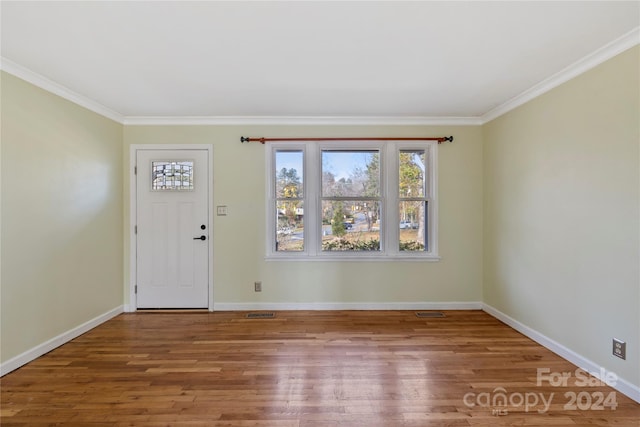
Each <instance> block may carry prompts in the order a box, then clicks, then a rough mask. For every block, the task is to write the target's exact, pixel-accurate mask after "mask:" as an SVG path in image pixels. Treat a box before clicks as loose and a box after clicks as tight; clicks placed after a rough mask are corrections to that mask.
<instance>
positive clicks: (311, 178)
mask: <svg viewBox="0 0 640 427" xmlns="http://www.w3.org/2000/svg"><path fill="white" fill-rule="evenodd" d="M305 170H306V171H307V174H306V178H307V182H308V187H307V188H306V189H307V192H306V193H305V204H306V205H308V207H309V209H308V212H306V211H305V220H306V221H308V222H307V223H306V226H305V233H306V235H305V238H306V239H308V240H307V243H308V245H307V247H306V250H307V254H308V255H309V256H314V257H315V256H317V255H318V251H319V245H320V244H321V242H322V237H321V228H322V219H321V216H320V214H319V209H320V208H319V206H320V204H319V203H320V201H319V198H320V191H321V188H320V186H321V183H322V179H321V173H322V172H321V168H320V164H319V156H318V146H317V145H316V144H307V146H306V150H305Z"/></svg>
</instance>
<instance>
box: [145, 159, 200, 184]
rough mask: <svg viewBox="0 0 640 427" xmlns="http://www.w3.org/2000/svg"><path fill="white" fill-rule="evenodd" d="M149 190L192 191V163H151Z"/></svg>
mask: <svg viewBox="0 0 640 427" xmlns="http://www.w3.org/2000/svg"><path fill="white" fill-rule="evenodd" d="M151 189H152V190H161V191H174V190H193V161H171V160H169V161H153V162H151Z"/></svg>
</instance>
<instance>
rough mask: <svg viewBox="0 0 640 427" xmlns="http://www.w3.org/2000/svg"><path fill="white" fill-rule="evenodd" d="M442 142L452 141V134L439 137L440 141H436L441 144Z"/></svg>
mask: <svg viewBox="0 0 640 427" xmlns="http://www.w3.org/2000/svg"><path fill="white" fill-rule="evenodd" d="M443 142H453V135H451V136H445V137H444V138H440V141H438V144H442V143H443Z"/></svg>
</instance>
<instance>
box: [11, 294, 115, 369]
mask: <svg viewBox="0 0 640 427" xmlns="http://www.w3.org/2000/svg"><path fill="white" fill-rule="evenodd" d="M122 311H123V307H122V306H119V307H116V308H114V309H112V310H109V311H107V312H106V313H104V314H101V315H100V316H98V317H95V318H93V319H91V320H89V321H88V322H85V323H83V324H82V325H80V326H77V327H75V328H73V329H71V330H68V331H67V332H64V333H62V334H60V335H58V336H57V337H54V338H51V339H50V340H49V341H46V342H43V343H42V344H40V345H37V346H35V347H34V348H32V349H30V350H27V351H25V352H24V353H22V354H19V355H17V356H16V357H13V358H11V359H9V360H7V361H6V362H4V363H1V364H0V376H3V375H6V374H8V373H9V372H11V371H14V370H16V369H18V368H19V367H21V366H23V365H26V364H27V363H29V362H31V361H32V360H35V359H37V358H38V357H40V356H42V355H43V354H46V353H48V352H50V351H51V350H53V349H55V348H56V347H60V346H61V345H62V344H65V343H67V342H69V341H71V340H72V339H74V338H77V337H79V336H80V335H82V334H84V333H85V332H87V331H89V330H91V329H93V328H95V327H96V326H98V325H100V324H102V323H104V322H106V321H107V320H109V319H112V318H114V317H116V316H117V315H118V314H120V313H122Z"/></svg>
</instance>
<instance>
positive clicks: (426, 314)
mask: <svg viewBox="0 0 640 427" xmlns="http://www.w3.org/2000/svg"><path fill="white" fill-rule="evenodd" d="M416 316H418V317H431V318H433V317H444V313H443V312H441V311H418V312H416Z"/></svg>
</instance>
